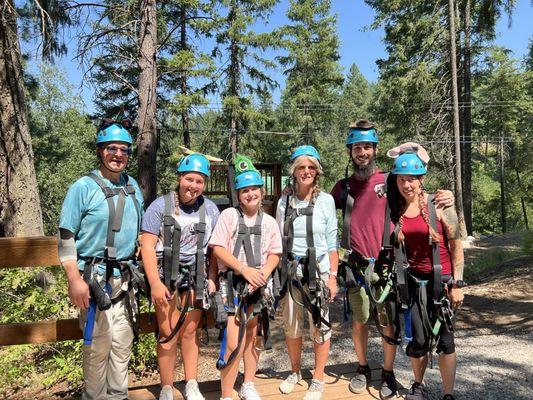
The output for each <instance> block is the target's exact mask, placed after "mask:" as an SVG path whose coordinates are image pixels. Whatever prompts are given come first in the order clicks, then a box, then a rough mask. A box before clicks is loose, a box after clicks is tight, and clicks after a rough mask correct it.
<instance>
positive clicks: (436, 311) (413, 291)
mask: <svg viewBox="0 0 533 400" xmlns="http://www.w3.org/2000/svg"><path fill="white" fill-rule="evenodd" d="M428 211H429V219H430V224H431V227H432V228H433V229H434V230H435V231H437V217H436V210H435V204H434V195H433V194H430V195H429V197H428ZM396 234H397V232H396ZM429 241H430V245H431V247H432V272H431V277H430V278H429V279H420V278H418V277H416V276H414V275H413V273H411V271H410V267H409V265H408V264H407V255H406V252H405V247H404V246H398V247H397V248H396V249H395V258H396V266H397V288H398V289H397V290H398V293H399V296H398V302H399V304H400V305H401V310H402V313H403V316H404V321H403V323H404V338H405V341H406V342H410V341H412V324H411V308H412V305H413V303H414V302H418V304H419V306H420V307H419V308H420V313H421V319H422V324H423V328H424V334H425V337H429V338H430V343H431V344H430V351H429V352H430V353H431V352H432V350H433V347H434V344H435V343H436V342H438V339H439V336H440V333H441V331H442V330H441V327H442V326H443V325H444V326H445V327H446V329H447V330H448V331H449V332H453V330H454V327H453V324H454V310H453V309H452V307H451V304H450V301H449V300H448V298H447V296H446V290H445V287H446V286H448V284H449V283H450V282H453V280H451V281H450V282H443V281H442V265H441V261H440V249H439V242H436V241H434V240H433V239H432V238H431V236H430V239H429ZM428 300H429V301H430V304H428Z"/></svg>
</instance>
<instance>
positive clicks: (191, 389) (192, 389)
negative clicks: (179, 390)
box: [185, 379, 205, 400]
mask: <svg viewBox="0 0 533 400" xmlns="http://www.w3.org/2000/svg"><path fill="white" fill-rule="evenodd" d="M185 398H186V399H187V400H205V398H204V396H202V393H200V388H199V387H198V382H196V379H191V380H188V381H187V384H186V385H185Z"/></svg>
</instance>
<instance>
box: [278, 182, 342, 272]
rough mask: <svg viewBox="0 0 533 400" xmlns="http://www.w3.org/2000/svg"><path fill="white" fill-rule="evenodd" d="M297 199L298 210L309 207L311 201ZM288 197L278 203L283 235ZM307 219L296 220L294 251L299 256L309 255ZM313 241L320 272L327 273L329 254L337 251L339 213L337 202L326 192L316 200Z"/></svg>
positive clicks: (300, 217)
mask: <svg viewBox="0 0 533 400" xmlns="http://www.w3.org/2000/svg"><path fill="white" fill-rule="evenodd" d="M291 199H295V203H296V204H295V206H296V208H305V207H307V206H308V205H309V201H302V200H299V199H298V198H295V197H293V196H291ZM286 202H287V196H283V197H282V198H281V199H280V200H279V202H278V209H277V212H276V220H277V222H278V224H279V226H280V229H281V232H282V233H283V225H284V220H285V209H286V207H287V204H286ZM306 219H307V217H306V216H303V215H301V216H299V217H297V218H296V219H295V220H294V242H293V247H292V251H293V253H294V254H295V255H297V256H302V257H303V256H305V255H306V254H307V240H306V237H307V235H306V233H307V222H306ZM313 240H314V244H315V249H316V255H317V258H318V260H319V264H320V272H321V273H325V272H328V271H329V268H330V265H329V256H328V253H329V252H331V251H334V250H337V211H336V210H335V201H334V200H333V197H332V196H331V195H330V194H328V193H324V192H320V194H319V195H318V197H317V198H316V202H315V207H314V210H313Z"/></svg>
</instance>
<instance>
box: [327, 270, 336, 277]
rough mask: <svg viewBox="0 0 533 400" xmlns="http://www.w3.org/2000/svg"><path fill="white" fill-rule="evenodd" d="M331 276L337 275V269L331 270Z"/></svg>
mask: <svg viewBox="0 0 533 400" xmlns="http://www.w3.org/2000/svg"><path fill="white" fill-rule="evenodd" d="M329 276H334V277H335V278H336V277H337V271H329Z"/></svg>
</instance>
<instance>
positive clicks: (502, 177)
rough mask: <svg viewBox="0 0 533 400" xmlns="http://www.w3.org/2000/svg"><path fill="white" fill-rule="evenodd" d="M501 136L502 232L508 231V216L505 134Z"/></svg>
mask: <svg viewBox="0 0 533 400" xmlns="http://www.w3.org/2000/svg"><path fill="white" fill-rule="evenodd" d="M500 135H501V137H500V210H501V219H502V233H506V232H507V216H506V213H505V164H504V162H505V154H504V142H503V134H501V133H500Z"/></svg>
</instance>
